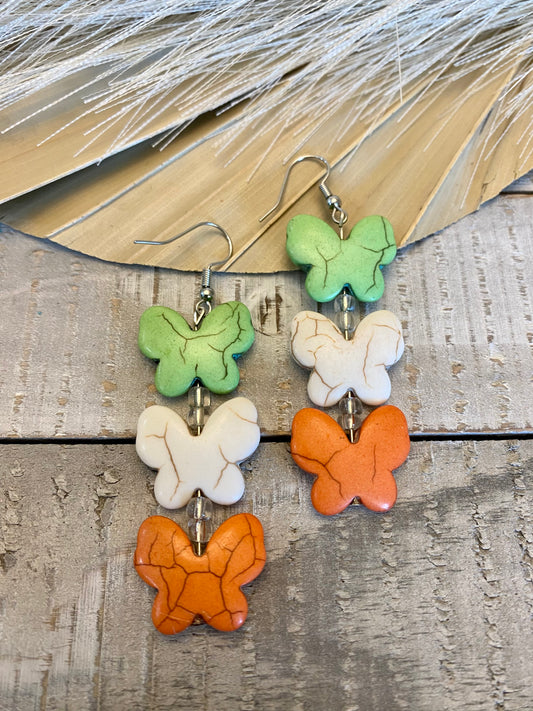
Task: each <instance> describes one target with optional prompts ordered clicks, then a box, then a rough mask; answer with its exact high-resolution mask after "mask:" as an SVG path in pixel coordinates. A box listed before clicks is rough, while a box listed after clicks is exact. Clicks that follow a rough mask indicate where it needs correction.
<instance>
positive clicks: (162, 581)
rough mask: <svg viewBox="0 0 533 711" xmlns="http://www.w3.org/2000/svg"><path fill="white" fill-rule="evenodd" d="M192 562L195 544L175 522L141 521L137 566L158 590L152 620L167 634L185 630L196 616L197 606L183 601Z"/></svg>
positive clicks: (166, 519) (135, 558) (141, 575)
mask: <svg viewBox="0 0 533 711" xmlns="http://www.w3.org/2000/svg"><path fill="white" fill-rule="evenodd" d="M178 562H179V564H178ZM191 564H194V552H193V550H192V547H191V543H190V541H189V538H188V537H187V534H186V533H185V532H184V531H183V529H182V528H180V526H178V525H177V524H176V523H174V521H171V520H170V519H169V518H165V517H164V516H151V517H150V518H148V519H146V521H144V522H143V523H142V524H141V527H140V528H139V532H138V534H137V548H136V550H135V557H134V565H135V569H136V570H137V573H138V574H139V576H140V577H141V578H142V579H143V580H144V581H145V582H146V583H148V585H151V586H152V587H153V588H156V590H157V591H158V592H157V595H156V598H155V600H154V604H153V607H152V621H153V623H154V625H155V626H156V627H157V629H158V630H159V631H160V632H162V633H163V634H177V633H178V632H181V631H182V630H184V629H185V628H186V627H188V626H189V625H190V624H191V623H192V622H193V620H194V618H195V616H196V612H195V611H194V609H193V610H191V609H188V608H187V607H185V606H184V605H183V604H182V602H181V598H182V595H183V593H184V591H185V585H186V582H187V579H188V577H189V574H190V572H191V570H192V569H191Z"/></svg>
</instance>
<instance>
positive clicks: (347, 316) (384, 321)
mask: <svg viewBox="0 0 533 711" xmlns="http://www.w3.org/2000/svg"><path fill="white" fill-rule="evenodd" d="M305 160H312V161H316V162H318V163H320V164H321V165H322V166H323V167H324V168H325V169H326V172H325V174H324V175H323V177H322V178H321V179H320V181H319V184H318V187H319V189H320V191H321V193H322V194H323V195H324V197H325V198H326V201H327V204H328V207H329V209H330V212H331V218H332V220H333V222H334V223H335V225H336V226H337V228H338V234H337V233H336V232H335V230H334V229H333V228H332V227H330V226H329V225H328V224H327V223H326V222H324V221H323V220H321V219H319V218H318V217H313V216H312V215H297V216H296V217H293V218H292V219H291V220H290V221H289V223H288V225H287V253H288V255H289V257H290V259H291V261H292V262H294V264H296V265H297V266H298V267H300V268H301V269H303V270H304V271H306V272H307V276H306V279H305V287H306V290H307V293H308V294H309V296H311V297H312V298H313V299H315V301H318V302H322V303H323V302H328V301H333V300H335V302H334V304H335V309H336V317H335V319H336V322H337V323H336V324H335V323H333V322H332V321H331V320H330V319H329V318H327V317H326V316H324V315H323V314H320V313H315V312H313V311H301V312H300V313H298V314H296V316H295V317H294V319H293V322H292V327H291V352H292V355H293V357H294V358H295V360H296V361H297V362H298V363H299V364H300V365H301V366H303V367H304V368H308V369H310V370H311V371H312V372H311V375H310V377H309V381H308V385H307V392H308V395H309V398H310V400H311V401H312V402H313V403H314V404H315V405H318V406H319V407H331V406H333V405H336V404H337V403H339V405H340V410H341V415H340V417H339V422H340V424H339V423H337V422H336V421H335V420H334V419H333V418H332V417H330V416H329V415H327V414H326V413H325V412H322V411H321V410H316V409H313V408H305V409H303V410H300V411H299V412H297V413H296V415H295V417H294V420H293V424H292V438H291V454H292V457H293V459H294V461H295V462H296V463H297V464H298V466H299V467H301V468H302V469H303V470H305V471H307V472H309V473H310V474H314V475H315V476H316V477H317V479H316V480H315V482H314V484H313V487H312V490H311V499H312V502H313V505H314V507H315V508H316V510H317V511H319V512H320V513H322V514H326V515H331V514H336V513H339V512H340V511H343V510H344V509H345V508H346V507H347V506H348V505H349V504H351V503H361V504H363V505H364V506H366V507H367V508H369V509H371V510H373V511H388V510H389V509H390V508H391V507H392V506H393V505H394V503H395V501H396V495H397V490H396V481H395V479H394V476H393V475H392V470H393V469H396V468H397V467H399V466H400V465H401V464H402V463H403V462H404V461H405V459H406V458H407V455H408V453H409V448H410V441H409V433H408V430H407V422H406V419H405V416H404V414H403V413H402V412H401V410H399V409H398V408H397V407H394V406H392V405H385V406H383V403H384V402H386V400H387V399H388V398H389V396H390V391H391V383H390V379H389V376H388V373H387V368H388V367H389V366H391V365H393V364H394V363H396V362H397V361H398V360H399V358H400V357H401V355H402V353H403V348H404V343H403V337H402V331H401V325H400V322H399V320H398V319H397V317H396V316H395V315H394V314H393V313H391V312H390V311H385V310H382V311H374V312H372V313H370V314H369V315H368V316H366V317H365V318H363V319H362V320H361V322H360V323H359V325H358V326H357V328H356V326H355V313H354V311H355V306H356V299H358V300H359V301H362V302H373V301H377V300H378V299H379V298H381V296H382V295H383V290H384V280H383V275H382V272H381V269H382V267H383V266H384V265H385V264H389V263H390V262H391V261H392V260H393V259H394V257H395V256H396V243H395V241H394V236H393V231H392V227H391V225H390V223H389V221H388V220H386V219H385V218H384V217H381V216H378V215H371V216H369V217H365V218H363V219H362V220H360V221H359V222H357V223H356V224H355V226H354V227H353V228H352V230H351V232H350V234H349V235H345V234H344V225H345V224H346V222H347V220H348V216H347V214H346V212H345V211H344V210H343V208H342V204H341V200H340V198H339V197H338V196H337V195H334V194H333V193H332V192H331V191H330V189H329V187H328V186H327V184H326V181H327V180H328V178H329V174H330V166H329V163H328V162H327V160H325V158H322V157H321V156H315V155H305V156H301V157H299V158H297V159H296V160H295V161H294V162H293V163H292V164H291V165H290V166H289V168H288V169H287V172H286V174H285V178H284V180H283V184H282V186H281V190H280V193H279V197H278V200H277V202H276V204H275V205H274V206H273V207H272V208H271V209H270V210H269V211H268V212H267V213H266V214H265V215H263V217H262V218H261V219H260V221H263V220H264V219H265V218H267V217H268V216H269V215H271V214H272V213H273V212H274V211H276V210H277V209H278V207H279V205H280V204H281V201H282V199H283V195H284V193H285V189H286V187H287V182H288V179H289V175H290V172H291V170H292V169H293V168H294V166H295V165H297V164H298V163H301V162H302V161H305ZM361 401H362V402H364V403H366V404H367V405H373V406H376V405H381V407H377V409H375V410H374V411H373V412H372V413H371V414H370V415H369V416H368V417H367V418H366V419H365V420H364V422H363V423H362V424H361V426H360V427H359V424H358V415H359V414H360V413H361V412H362V406H361Z"/></svg>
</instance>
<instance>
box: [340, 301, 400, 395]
mask: <svg viewBox="0 0 533 711" xmlns="http://www.w3.org/2000/svg"><path fill="white" fill-rule="evenodd" d="M350 346H351V350H352V353H351V357H350V359H349V361H347V362H346V364H342V366H341V364H336V363H333V364H332V366H333V367H335V369H336V370H337V372H338V371H339V369H341V367H343V368H344V372H345V380H346V382H347V383H348V385H349V387H351V388H353V389H354V390H355V392H356V393H357V395H358V397H359V398H360V399H361V400H362V401H363V402H365V403H367V404H368V405H381V404H382V403H384V402H385V401H386V400H388V399H389V397H390V392H391V382H390V378H389V375H388V373H387V368H388V367H389V366H391V365H393V364H394V363H396V361H398V360H399V359H400V358H401V356H402V354H403V349H404V342H403V336H402V327H401V324H400V321H399V320H398V318H397V317H396V316H395V315H394V314H393V313H392V312H391V311H375V312H374V313H371V314H369V315H368V316H366V317H365V318H364V319H363V320H362V321H361V323H360V324H359V326H358V327H357V330H356V332H355V334H354V337H353V341H352V342H351V344H350Z"/></svg>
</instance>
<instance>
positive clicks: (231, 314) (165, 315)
mask: <svg viewBox="0 0 533 711" xmlns="http://www.w3.org/2000/svg"><path fill="white" fill-rule="evenodd" d="M254 335H255V334H254V329H253V326H252V321H251V317H250V312H249V311H248V309H247V308H246V306H245V305H244V304H242V303H241V302H240V301H228V302H226V303H224V304H220V305H219V306H216V307H215V308H214V309H213V310H212V311H211V312H210V313H208V314H207V316H205V317H204V319H203V320H202V322H201V325H200V328H199V329H198V330H197V331H193V330H192V329H191V327H190V326H189V324H188V323H187V321H186V320H185V319H184V318H183V316H182V315H181V314H179V313H177V311H174V310H173V309H169V308H167V307H166V306H151V307H150V308H149V309H147V310H146V311H145V312H144V313H143V315H142V316H141V320H140V322H139V348H140V349H141V352H142V353H144V355H145V356H148V358H152V359H153V360H158V361H159V364H158V366H157V370H156V372H155V386H156V388H157V389H158V390H159V392H160V393H161V394H163V395H167V396H168V397H175V396H177V395H183V393H185V392H186V391H187V390H188V389H189V387H190V386H191V385H192V383H193V382H194V380H196V379H197V378H198V379H199V380H200V381H201V382H202V384H203V385H204V386H205V387H206V388H208V389H209V390H211V392H213V393H218V394H219V395H224V394H226V393H230V392H231V391H232V390H235V388H236V387H237V385H238V384H239V369H238V367H237V363H236V362H235V359H236V358H237V357H238V356H239V355H241V354H242V353H245V352H246V351H247V350H248V349H249V348H250V346H251V345H252V343H253V342H254Z"/></svg>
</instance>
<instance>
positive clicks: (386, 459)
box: [291, 405, 410, 515]
mask: <svg viewBox="0 0 533 711" xmlns="http://www.w3.org/2000/svg"><path fill="white" fill-rule="evenodd" d="M409 448H410V441H409V432H408V430H407V421H406V419H405V415H404V414H403V412H402V411H401V410H399V409H398V408H397V407H394V406H393V405H384V406H383V407H378V408H377V409H376V410H374V411H373V412H372V413H371V414H370V415H369V416H368V417H367V418H366V420H365V421H364V422H363V424H362V425H361V429H360V432H359V441H358V442H354V443H352V442H350V441H349V439H348V437H347V436H346V434H345V433H344V430H343V429H342V428H341V426H340V425H339V424H337V422H335V420H334V419H333V418H331V417H330V416H329V415H326V413H325V412H322V411H320V410H315V409H313V408H305V409H303V410H300V411H299V412H297V413H296V415H295V417H294V420H293V423H292V439H291V454H292V457H293V459H294V461H295V462H296V464H298V466H299V467H301V468H302V469H304V470H305V471H306V472H309V473H310V474H315V475H316V476H317V479H316V481H315V483H314V484H313V488H312V489H311V500H312V502H313V506H314V507H315V509H316V510H317V511H319V512H320V513H322V514H326V515H331V514H336V513H339V512H340V511H343V510H344V509H345V508H346V507H347V506H348V505H349V504H350V503H351V502H352V501H353V499H354V498H356V497H357V498H358V499H359V500H360V501H361V503H362V504H363V505H364V506H366V507H367V508H369V509H371V510H372V511H388V510H389V509H390V508H392V506H393V505H394V502H395V501H396V481H395V479H394V477H393V475H392V470H393V469H396V468H397V467H399V466H400V465H401V464H403V462H404V461H405V460H406V459H407V455H408V454H409Z"/></svg>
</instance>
